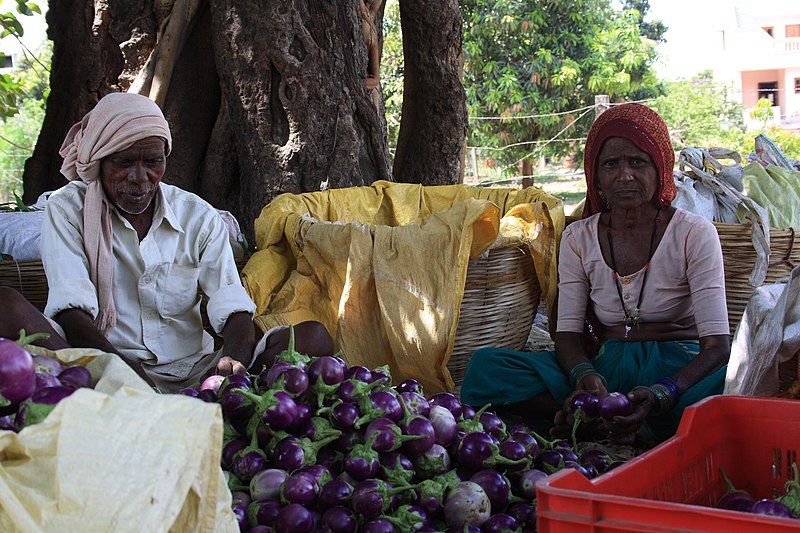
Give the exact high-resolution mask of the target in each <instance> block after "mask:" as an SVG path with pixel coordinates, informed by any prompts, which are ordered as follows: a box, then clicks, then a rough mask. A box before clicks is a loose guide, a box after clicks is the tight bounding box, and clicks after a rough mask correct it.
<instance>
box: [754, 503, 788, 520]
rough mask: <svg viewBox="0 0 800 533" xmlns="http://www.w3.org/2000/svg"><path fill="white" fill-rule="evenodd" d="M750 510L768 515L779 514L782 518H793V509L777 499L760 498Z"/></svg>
mask: <svg viewBox="0 0 800 533" xmlns="http://www.w3.org/2000/svg"><path fill="white" fill-rule="evenodd" d="M750 512H751V513H753V514H760V515H766V516H778V517H781V518H793V515H792V511H790V510H789V508H788V507H786V506H785V505H784V504H782V503H780V502H777V501H775V500H768V499H763V500H758V501H757V502H756V503H754V504H753V508H752V509H750Z"/></svg>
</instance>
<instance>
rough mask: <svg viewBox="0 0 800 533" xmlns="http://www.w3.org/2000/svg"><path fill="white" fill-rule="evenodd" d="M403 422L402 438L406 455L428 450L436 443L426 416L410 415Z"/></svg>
mask: <svg viewBox="0 0 800 533" xmlns="http://www.w3.org/2000/svg"><path fill="white" fill-rule="evenodd" d="M407 420H408V421H404V422H403V426H402V429H403V432H404V433H405V435H404V438H405V439H406V440H405V442H404V443H403V451H404V452H405V453H406V454H408V455H412V456H414V455H419V454H421V453H425V452H426V451H428V450H430V449H431V447H432V446H433V445H434V444H435V443H436V434H435V433H434V430H433V426H432V425H431V423H430V421H428V419H427V418H423V417H421V416H411V415H410V418H409V419H407Z"/></svg>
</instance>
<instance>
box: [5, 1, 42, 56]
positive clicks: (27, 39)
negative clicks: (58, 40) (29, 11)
mask: <svg viewBox="0 0 800 533" xmlns="http://www.w3.org/2000/svg"><path fill="white" fill-rule="evenodd" d="M36 3H37V4H38V5H39V7H40V8H41V10H42V13H45V12H46V10H47V2H46V1H45V0H38V1H37V2H36ZM0 11H2V12H3V13H5V12H7V11H11V12H13V13H16V2H14V1H13V0H2V1H0ZM17 18H18V19H19V21H20V22H21V23H22V29H23V30H25V31H24V34H23V36H22V39H21V40H22V42H23V43H24V44H25V46H27V47H28V49H30V50H31V51H33V52H38V51H39V48H40V47H41V45H42V43H44V41H45V39H47V22H45V20H44V15H33V16H29V17H28V16H25V15H17ZM18 49H19V44H18V43H17V40H16V39H15V38H14V37H10V36H9V37H4V38H3V39H2V40H0V51H3V52H6V53H11V52H16V51H17V50H18Z"/></svg>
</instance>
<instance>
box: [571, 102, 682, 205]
mask: <svg viewBox="0 0 800 533" xmlns="http://www.w3.org/2000/svg"><path fill="white" fill-rule="evenodd" d="M609 137H623V138H625V139H628V140H629V141H631V142H632V143H633V144H635V145H636V146H637V147H639V149H640V150H642V151H644V152H646V153H647V155H649V156H650V159H652V160H653V164H654V165H655V167H656V171H657V172H658V177H659V182H660V184H659V186H658V190H657V191H656V202H657V204H658V205H659V206H660V207H667V206H668V205H670V204H671V203H672V200H674V199H675V195H676V190H675V180H674V179H673V177H672V167H673V166H674V165H675V152H674V151H673V150H672V142H671V141H670V139H669V130H668V129H667V125H666V124H665V123H664V119H662V118H661V116H659V114H658V113H656V112H655V111H653V110H652V109H650V108H649V107H646V106H643V105H641V104H621V105H617V106H614V107H612V108H611V109H609V110H608V111H606V112H604V113H603V114H601V115H600V116H599V117H597V120H595V122H594V124H593V125H592V128H591V129H590V130H589V137H588V138H587V139H586V150H585V151H584V155H583V170H584V172H585V173H586V204H585V205H584V207H583V218H586V217H589V216H591V215H593V214H595V213H599V212H601V211H606V207H605V206H604V205H603V203H602V202H601V201H600V195H599V194H598V190H597V187H596V185H595V179H596V176H597V157H598V156H599V155H600V150H602V149H603V144H605V142H606V140H607V139H608V138H609Z"/></svg>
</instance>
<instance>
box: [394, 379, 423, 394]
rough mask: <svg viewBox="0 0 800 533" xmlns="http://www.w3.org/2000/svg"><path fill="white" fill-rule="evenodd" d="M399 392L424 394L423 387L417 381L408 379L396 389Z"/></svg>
mask: <svg viewBox="0 0 800 533" xmlns="http://www.w3.org/2000/svg"><path fill="white" fill-rule="evenodd" d="M394 389H395V390H396V391H397V392H399V393H403V392H414V393H417V394H422V385H421V384H420V382H419V381H417V380H416V379H407V380H405V381H401V382H400V383H399V384H398V385H397V386H396V387H395V388H394Z"/></svg>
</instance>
